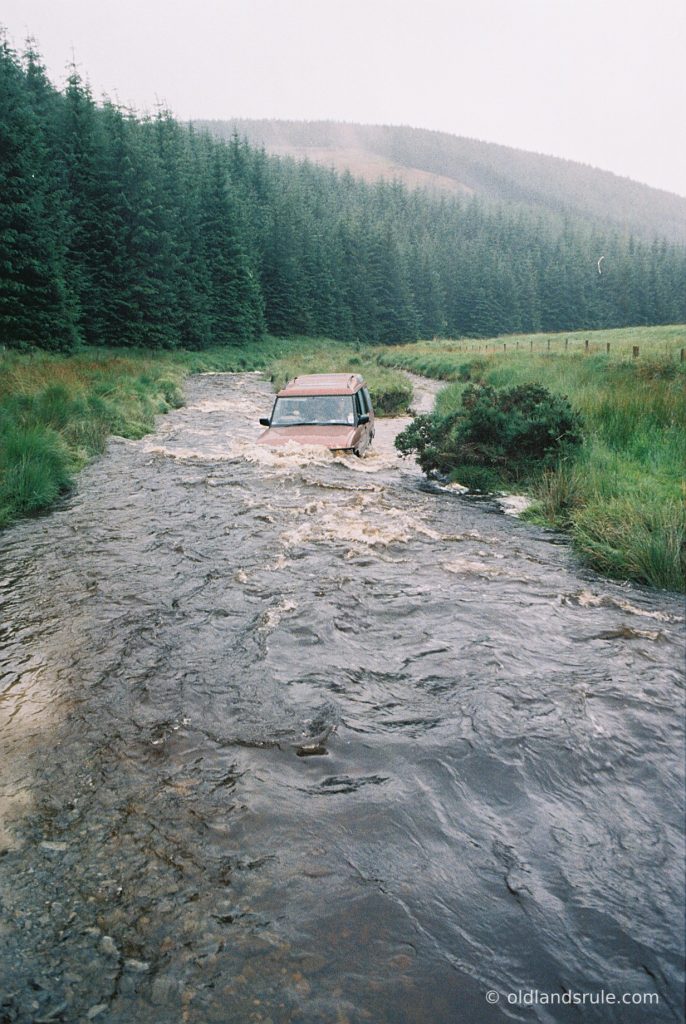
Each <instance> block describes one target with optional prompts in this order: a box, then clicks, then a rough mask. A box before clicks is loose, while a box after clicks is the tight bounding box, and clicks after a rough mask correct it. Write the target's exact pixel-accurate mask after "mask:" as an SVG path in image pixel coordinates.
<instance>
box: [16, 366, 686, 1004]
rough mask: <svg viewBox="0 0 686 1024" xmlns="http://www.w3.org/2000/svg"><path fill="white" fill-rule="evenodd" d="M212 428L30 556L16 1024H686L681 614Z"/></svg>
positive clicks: (567, 555)
mask: <svg viewBox="0 0 686 1024" xmlns="http://www.w3.org/2000/svg"><path fill="white" fill-rule="evenodd" d="M187 403H188V404H187V406H186V407H185V408H183V409H180V410H178V411H176V412H174V413H172V414H170V415H169V416H167V417H164V418H162V419H161V420H160V421H159V427H158V430H157V432H156V433H155V434H154V435H152V436H150V437H148V438H146V439H144V440H142V441H138V442H131V441H124V440H117V439H115V440H113V441H112V442H111V443H110V445H109V448H108V451H107V453H106V455H105V456H104V457H103V458H101V459H99V460H97V461H96V462H95V463H93V464H92V465H91V466H89V467H88V468H87V469H86V470H85V472H84V473H83V474H82V475H81V477H80V481H79V488H78V493H76V494H75V495H74V496H73V497H71V498H70V499H69V501H68V503H66V504H65V505H64V506H63V507H62V508H60V509H59V510H57V511H55V512H53V513H52V514H50V515H48V516H45V517H43V518H40V519H38V520H33V521H26V522H23V523H20V524H18V525H16V526H15V527H13V528H12V529H10V530H7V531H6V532H5V533H4V534H2V535H1V536H0V643H1V644H2V655H1V656H0V750H1V753H0V812H1V814H2V818H1V824H0V883H1V886H2V888H1V891H0V899H1V902H2V906H1V911H0V1022H2V1024H10V1022H11V1024H14V1022H19V1024H27V1022H33V1024H40V1022H43V1021H58V1022H59V1021H62V1022H88V1021H91V1020H94V1021H99V1022H107V1024H109V1022H117V1024H125V1022H126V1024H128V1022H136V1024H152V1022H155V1024H158V1022H161V1024H168V1022H169V1024H171V1022H174V1024H175V1022H181V1024H214V1022H217V1024H234V1022H236V1024H250V1022H263V1024H266V1022H272V1024H284V1022H297V1024H322V1022H324V1024H329V1022H330V1024H346V1022H347V1024H363V1022H372V1024H449V1022H450V1024H452V1022H467V1024H472V1022H476V1024H480V1022H487V1024H488V1022H491V1021H493V1022H500V1021H508V1020H509V1021H542V1022H552V1021H555V1022H556V1021H569V1022H577V1021H582V1020H583V1021H599V1022H600V1021H602V1022H607V1021H610V1022H614V1021H617V1022H625V1021H628V1022H633V1021H636V1022H653V1021H678V1020H681V1019H682V1012H683V1008H682V1007H683V1004H682V1002H681V982H682V974H681V964H682V956H683V944H682V924H683V910H684V906H683V878H682V870H683V852H684V850H683V847H684V835H683V798H684V778H683V757H684V746H683V730H682V716H683V691H682V683H683V679H682V657H683V637H684V623H683V609H682V607H681V603H680V602H679V601H678V600H677V599H676V598H675V597H673V596H671V595H664V594H651V593H648V592H646V591H643V590H641V589H640V588H632V587H629V586H620V585H617V584H612V583H608V582H606V581H604V580H602V579H600V578H598V577H596V576H594V575H593V574H591V573H589V572H585V571H583V570H581V569H580V568H579V567H578V565H577V563H576V560H575V558H574V556H573V555H572V553H571V552H570V550H569V548H568V547H567V546H566V544H565V543H561V542H560V541H561V538H559V537H557V536H556V535H555V534H552V533H548V532H546V531H542V530H538V529H536V528H533V527H531V526H528V525H526V524H524V523H522V522H520V521H519V520H517V519H514V518H512V517H510V516H504V515H500V514H498V513H497V512H495V511H494V510H493V508H492V507H490V506H489V505H485V504H483V503H475V502H474V501H473V500H472V501H470V500H469V499H466V498H463V497H460V496H458V495H456V494H454V493H448V492H445V491H440V490H438V489H431V488H430V487H429V486H428V485H426V484H424V483H423V482H422V478H421V476H420V475H419V473H418V472H417V470H416V468H415V467H414V466H413V465H412V464H411V463H407V462H405V463H403V462H402V461H401V460H400V459H398V458H397V456H396V455H395V453H394V451H393V447H392V443H391V441H392V436H393V433H394V431H395V430H397V428H398V423H397V421H396V422H395V423H394V422H392V421H386V422H383V423H381V424H380V425H379V431H378V437H377V443H376V445H375V448H374V449H373V450H372V453H371V454H370V455H369V457H368V458H365V459H361V460H358V459H354V458H350V459H343V458H334V457H333V456H332V455H330V454H329V453H328V452H324V451H322V450H316V449H311V450H306V449H296V450H295V451H288V450H281V451H279V452H272V451H270V450H268V449H264V448H259V447H257V446H255V444H254V439H255V437H256V436H257V428H256V424H257V419H258V417H259V416H260V415H265V414H266V413H267V412H268V410H269V408H270V406H271V396H270V389H269V386H268V384H267V383H266V382H264V381H263V380H262V379H261V378H260V377H259V376H258V375H251V374H247V375H230V374H221V375H207V376H202V377H196V378H193V379H191V381H190V382H189V383H188V386H187ZM487 993H489V995H488V998H487ZM584 993H585V994H586V996H585V998H586V1000H588V1001H587V1002H586V1003H585V1005H581V1004H580V1002H579V1001H578V1000H577V1001H575V1002H572V997H573V996H574V997H577V996H578V997H579V999H580V998H581V995H582V994H584ZM549 994H556V999H557V1000H558V1001H559V1000H560V999H561V997H562V995H565V994H566V999H567V1001H568V1002H567V1003H566V1004H561V1005H557V1004H555V1003H551V1002H550V995H549ZM608 994H609V996H610V997H614V998H615V999H616V1000H617V1003H616V1004H614V1005H613V1002H614V1000H613V999H612V998H608ZM625 994H630V995H631V994H638V998H639V999H640V998H642V997H643V996H644V995H646V994H654V995H655V1000H654V1001H653V1003H652V1004H651V1005H647V1007H646V1005H633V1003H627V1002H625V1003H623V1004H622V1005H619V1000H620V999H622V998H623V996H624V995H625ZM590 996H593V998H594V1000H595V1002H591V1001H590ZM634 998H635V997H634ZM601 999H602V1000H603V1002H602V1004H600V1000H601ZM658 999H659V1002H657V1000H658Z"/></svg>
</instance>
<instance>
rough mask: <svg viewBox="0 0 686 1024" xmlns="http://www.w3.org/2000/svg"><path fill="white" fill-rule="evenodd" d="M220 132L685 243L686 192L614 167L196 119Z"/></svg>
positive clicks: (335, 129)
mask: <svg viewBox="0 0 686 1024" xmlns="http://www.w3.org/2000/svg"><path fill="white" fill-rule="evenodd" d="M194 124H195V126H196V127H197V128H204V129H206V130H208V131H210V132H211V133H212V134H214V135H216V136H218V137H220V138H224V139H227V138H230V137H231V135H232V134H233V133H234V132H237V133H238V134H239V135H240V136H244V137H246V138H247V139H248V141H249V142H251V143H252V144H253V145H257V146H264V147H265V149H266V150H267V152H269V153H273V154H275V155H278V156H291V157H293V158H295V159H298V160H304V159H308V160H310V161H312V162H313V163H316V164H321V165H323V166H326V167H333V168H334V169H336V170H337V171H344V170H348V171H350V173H351V174H353V175H354V176H355V177H359V178H363V179H364V180H366V181H376V180H378V179H379V178H386V179H394V178H395V179H399V180H400V181H402V182H403V183H404V184H406V185H408V186H409V187H411V188H417V187H422V188H429V189H432V190H435V191H439V192H447V193H452V194H454V195H478V196H481V197H482V198H484V199H489V200H492V201H495V202H505V203H517V204H524V205H526V206H529V207H534V208H543V209H545V210H547V211H551V212H554V213H557V214H562V215H573V216H575V217H583V218H584V219H587V220H593V221H596V222H597V221H605V222H607V223H608V224H611V225H615V226H616V225H619V226H620V227H622V228H623V229H625V230H626V231H628V232H632V233H634V234H637V235H640V236H641V237H643V238H651V239H652V238H653V237H655V236H656V235H657V236H660V237H662V238H666V239H668V240H669V241H672V242H677V243H681V244H686V199H685V198H683V197H681V196H677V195H674V194H672V193H671V192H664V191H662V190H660V189H655V188H650V187H649V186H648V185H642V184H640V183H639V182H636V181H632V180H631V179H630V178H622V177H619V176H618V175H616V174H612V173H611V172H610V171H602V170H598V169H597V168H595V167H590V166H588V165H586V164H581V163H576V162H575V161H572V160H561V159H559V158H557V157H552V156H543V155H541V154H540V153H530V152H526V151H525V150H521V149H512V148H510V147H508V146H499V145H496V144H495V143H491V142H481V141H479V140H477V139H468V138H462V137H459V136H456V135H450V134H448V133H446V132H438V131H428V130H425V129H420V128H408V127H398V126H389V125H362V124H347V123H343V122H337V121H276V120H259V121H251V120H245V119H235V120H227V121H196V122H194Z"/></svg>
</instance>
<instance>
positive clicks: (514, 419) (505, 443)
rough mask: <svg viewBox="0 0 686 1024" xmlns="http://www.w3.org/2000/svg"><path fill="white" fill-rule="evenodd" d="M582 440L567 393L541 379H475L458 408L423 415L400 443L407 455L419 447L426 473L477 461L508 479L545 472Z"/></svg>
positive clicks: (452, 469)
mask: <svg viewBox="0 0 686 1024" xmlns="http://www.w3.org/2000/svg"><path fill="white" fill-rule="evenodd" d="M581 442H582V434H581V420H580V417H579V415H578V413H576V412H575V411H574V410H573V409H572V407H571V405H570V404H569V402H568V400H567V398H566V397H565V396H564V395H555V394H553V393H551V392H550V391H548V389H547V388H544V387H542V386H541V385H539V384H520V385H518V386H517V387H514V388H507V389H505V388H503V389H498V388H494V387H491V386H490V385H484V386H479V385H474V384H470V385H469V386H468V387H467V388H465V390H464V392H463V394H462V405H461V407H460V408H459V409H458V410H457V411H456V412H453V413H450V414H449V415H447V416H440V415H438V414H433V415H425V416H418V417H417V418H416V419H415V420H414V421H413V423H411V424H410V425H409V426H408V427H407V428H406V429H405V430H404V431H403V432H402V433H401V434H399V435H398V437H397V438H396V442H395V443H396V447H397V448H398V449H399V450H400V451H401V452H403V453H404V454H408V453H409V452H416V454H417V461H418V462H419V465H420V466H421V468H422V469H423V470H424V472H425V473H429V474H431V473H440V474H446V473H453V474H454V473H455V472H456V470H457V468H458V467H462V469H463V471H464V467H469V466H475V467H481V468H486V469H489V470H490V471H491V473H492V475H491V477H490V478H489V479H491V480H492V479H493V474H497V475H498V477H499V478H500V480H501V481H507V480H517V479H521V478H522V477H526V476H531V475H536V474H538V473H540V471H541V470H542V469H543V468H545V467H546V466H548V465H551V464H552V463H553V462H555V461H557V460H558V459H559V458H560V457H561V456H569V455H570V454H571V453H572V452H573V451H575V450H576V449H577V448H578V447H579V446H580V445H581ZM480 479H482V480H483V479H485V477H483V476H482V477H481V478H480Z"/></svg>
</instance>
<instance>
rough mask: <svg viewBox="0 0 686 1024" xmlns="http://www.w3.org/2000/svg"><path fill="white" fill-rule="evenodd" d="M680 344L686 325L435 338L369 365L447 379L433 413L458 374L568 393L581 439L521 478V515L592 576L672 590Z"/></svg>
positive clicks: (451, 403)
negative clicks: (537, 523)
mask: <svg viewBox="0 0 686 1024" xmlns="http://www.w3.org/2000/svg"><path fill="white" fill-rule="evenodd" d="M565 340H567V347H566V348H565ZM586 341H588V354H587V352H586V346H585V342H586ZM549 343H550V349H549V348H548V344H549ZM608 343H609V344H610V354H609V355H608V354H607V350H606V346H607V344H608ZM517 345H519V348H517ZM634 346H638V348H639V356H638V358H634V357H633V355H632V353H633V348H634ZM683 347H686V327H684V326H678V325H677V326H670V327H652V328H636V329H633V330H617V331H600V332H595V333H593V332H591V333H589V332H580V333H577V334H569V335H555V336H545V335H535V336H519V337H512V336H511V337H507V338H495V339H491V340H489V341H486V342H474V341H440V340H435V341H430V342H419V343H417V344H413V345H406V346H401V347H398V348H394V349H388V350H386V351H385V352H384V353H383V354H381V355H380V361H381V362H382V363H383V364H385V365H388V366H400V367H403V368H405V369H408V370H414V371H415V372H417V373H423V374H426V375H428V376H432V377H438V378H441V379H444V380H447V381H452V382H454V383H452V384H451V385H450V386H449V387H448V388H446V390H445V391H443V392H442V393H441V395H440V396H439V402H438V412H439V413H440V414H441V415H444V416H445V415H448V414H449V413H450V412H451V411H453V410H455V409H457V408H459V407H460V404H461V396H462V392H463V390H464V388H465V387H466V385H467V383H469V382H472V383H473V382H483V383H487V384H491V385H494V386H496V387H512V386H514V385H517V384H525V383H537V384H543V385H544V386H545V387H547V388H549V389H550V390H551V391H553V392H556V393H558V394H564V395H566V396H568V398H569V399H570V401H571V403H572V405H573V406H574V407H575V408H576V409H578V410H579V411H580V413H581V415H582V417H583V422H584V432H585V435H586V440H585V443H584V446H583V448H582V451H581V454H580V456H579V457H578V458H577V459H576V460H575V461H571V462H563V463H561V464H559V465H558V466H557V467H556V468H554V469H550V470H548V471H546V472H545V473H543V474H542V475H541V476H540V477H539V478H538V479H536V480H531V481H529V490H530V493H531V494H532V495H533V497H534V499H535V505H534V508H533V510H532V513H530V514H531V515H533V516H534V517H536V518H538V519H541V520H543V521H545V522H547V523H550V524H552V525H554V526H558V527H560V528H562V529H565V530H569V531H570V532H571V535H572V538H573V541H574V544H575V547H576V549H577V550H578V551H579V553H580V554H581V555H582V557H583V558H584V559H585V560H586V561H587V563H588V564H589V565H591V566H592V567H593V568H595V569H597V570H598V571H600V572H602V573H605V574H607V575H610V576H616V577H618V578H620V579H631V580H636V581H638V582H641V583H647V584H649V585H651V586H657V587H664V588H667V589H671V590H683V589H684V571H683V564H682V563H681V560H680V559H681V553H682V552H683V545H684V541H685V540H686V516H685V514H684V505H683V493H682V492H683V466H684V454H685V451H684V440H685V438H686V399H685V397H684V396H685V395H686V389H685V387H684V385H686V364H684V363H682V362H681V361H680V351H681V349H682V348H683Z"/></svg>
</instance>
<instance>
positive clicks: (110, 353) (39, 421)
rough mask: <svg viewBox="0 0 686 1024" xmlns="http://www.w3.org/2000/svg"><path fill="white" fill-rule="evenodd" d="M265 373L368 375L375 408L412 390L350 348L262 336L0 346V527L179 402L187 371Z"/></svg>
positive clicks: (395, 405) (45, 504) (41, 505)
mask: <svg viewBox="0 0 686 1024" xmlns="http://www.w3.org/2000/svg"><path fill="white" fill-rule="evenodd" d="M211 370H215V371H233V372H239V371H242V370H264V371H265V372H266V373H268V374H269V375H270V376H271V377H272V379H273V380H274V381H275V383H276V384H277V386H278V385H280V384H281V383H282V382H283V381H285V380H286V379H287V378H288V377H289V376H294V375H295V374H297V373H308V372H316V371H319V372H326V371H331V370H340V371H347V370H349V371H350V372H361V373H363V374H364V375H365V377H366V378H367V381H368V383H369V386H370V390H371V393H372V397H373V399H374V402H375V407H376V408H378V410H379V412H381V414H384V413H386V414H391V413H394V412H400V411H404V410H406V408H407V406H408V404H409V402H410V400H411V398H412V388H411V387H410V385H409V384H408V383H407V380H406V378H405V377H404V376H403V374H401V373H398V372H397V371H393V370H389V369H384V368H383V367H380V366H379V365H378V364H377V362H376V359H375V358H374V357H369V356H366V357H365V356H364V355H363V354H362V353H360V352H358V351H357V349H356V348H355V347H353V346H349V345H341V344H340V343H337V342H332V341H329V340H327V339H321V338H319V339H318V338H289V339H284V338H270V337H267V338H265V339H264V340H263V341H262V342H260V343H259V344H258V345H254V346H251V348H250V349H242V348H221V349H214V350H210V351H207V352H185V351H181V352H159V353H155V352H150V351H142V350H141V351H138V350H122V349H117V350H114V349H102V350H100V349H91V350H88V351H84V352H82V353H79V354H76V355H71V356H59V355H51V354H49V353H46V352H35V353H31V354H23V353H22V354H19V353H14V352H3V351H0V527H2V526H5V525H7V524H8V523H9V522H11V521H12V520H14V519H16V518H17V517H19V516H22V515H29V514H31V513H34V512H39V511H41V510H43V509H46V508H49V507H50V506H51V505H52V504H53V503H54V502H55V501H56V499H57V498H58V497H59V495H60V494H63V493H64V492H65V491H67V490H68V489H69V488H70V487H71V486H72V483H73V479H74V475H75V473H76V472H77V471H78V470H79V469H80V468H81V467H82V466H83V465H84V464H85V463H86V462H87V461H88V459H90V458H92V457H93V456H94V455H97V454H98V453H99V452H102V451H103V449H104V447H105V444H106V441H107V438H108V437H109V436H110V435H111V434H118V435H120V436H123V437H130V438H138V437H142V436H143V435H144V434H146V433H148V432H149V431H151V430H152V429H153V427H154V422H155V416H156V415H158V414H159V413H164V412H167V411H168V410H169V409H172V408H176V407H178V406H180V405H182V404H183V393H182V389H181V385H182V382H183V379H184V378H185V377H186V376H187V375H188V374H189V373H198V372H203V371H211Z"/></svg>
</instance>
